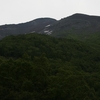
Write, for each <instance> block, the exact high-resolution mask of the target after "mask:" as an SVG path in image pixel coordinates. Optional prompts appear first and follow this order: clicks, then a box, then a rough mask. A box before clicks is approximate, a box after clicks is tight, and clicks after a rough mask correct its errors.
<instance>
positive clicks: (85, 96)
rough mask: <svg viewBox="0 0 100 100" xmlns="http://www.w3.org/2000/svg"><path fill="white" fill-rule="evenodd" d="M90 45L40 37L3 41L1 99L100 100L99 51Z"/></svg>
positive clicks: (20, 37)
mask: <svg viewBox="0 0 100 100" xmlns="http://www.w3.org/2000/svg"><path fill="white" fill-rule="evenodd" d="M89 44H90V43H89ZM89 44H88V43H87V44H86V43H85V42H80V41H77V40H73V39H62V38H54V37H50V36H47V35H39V34H26V35H18V36H9V37H6V38H4V39H2V40H1V41H0V80H1V81H0V100H100V96H99V95H100V50H99V47H98V48H96V46H91V45H89Z"/></svg>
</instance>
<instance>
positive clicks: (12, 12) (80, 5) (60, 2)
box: [0, 0, 100, 25]
mask: <svg viewBox="0 0 100 100" xmlns="http://www.w3.org/2000/svg"><path fill="white" fill-rule="evenodd" d="M74 13H84V14H89V15H98V16H100V0H0V25H2V24H13V23H22V22H27V21H31V20H33V19H36V18H40V17H51V18H55V19H58V20H59V19H61V18H64V17H67V16H70V15H72V14H74Z"/></svg>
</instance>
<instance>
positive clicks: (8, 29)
mask: <svg viewBox="0 0 100 100" xmlns="http://www.w3.org/2000/svg"><path fill="white" fill-rule="evenodd" d="M56 21H57V20H55V19H52V18H38V19H35V20H33V21H30V22H26V23H21V24H11V25H2V26H0V39H1V38H3V37H5V36H8V35H17V34H26V33H34V32H41V30H43V29H44V28H45V27H46V26H47V25H51V24H53V23H55V22H56Z"/></svg>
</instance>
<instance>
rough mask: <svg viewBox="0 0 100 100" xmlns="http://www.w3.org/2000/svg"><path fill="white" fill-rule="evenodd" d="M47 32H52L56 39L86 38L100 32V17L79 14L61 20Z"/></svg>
mask: <svg viewBox="0 0 100 100" xmlns="http://www.w3.org/2000/svg"><path fill="white" fill-rule="evenodd" d="M47 30H51V31H52V36H56V37H65V36H67V37H73V36H74V37H75V36H77V37H78V36H81V37H83V38H86V37H87V36H89V35H91V34H93V33H97V32H100V17H99V16H89V15H85V14H78V13H77V14H74V15H71V16H69V17H66V18H63V19H61V20H59V21H58V22H57V23H55V24H53V25H52V26H50V27H48V29H47Z"/></svg>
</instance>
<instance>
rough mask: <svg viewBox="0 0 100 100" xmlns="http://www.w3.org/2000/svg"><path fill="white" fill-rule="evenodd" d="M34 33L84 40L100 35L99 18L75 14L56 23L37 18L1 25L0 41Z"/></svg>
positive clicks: (55, 21) (51, 19) (53, 20)
mask: <svg viewBox="0 0 100 100" xmlns="http://www.w3.org/2000/svg"><path fill="white" fill-rule="evenodd" d="M34 32H36V33H40V34H49V35H51V36H55V37H67V38H75V39H79V40H83V39H85V40H86V39H88V38H90V37H91V35H92V36H93V35H96V34H99V33H100V16H90V15H86V14H79V13H76V14H73V15H71V16H68V17H66V18H63V19H61V20H58V21H57V20H56V19H53V18H38V19H35V20H33V21H30V22H26V23H21V24H12V25H2V26H0V39H1V38H3V37H5V36H8V35H17V34H27V33H34ZM93 37H94V36H93Z"/></svg>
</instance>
